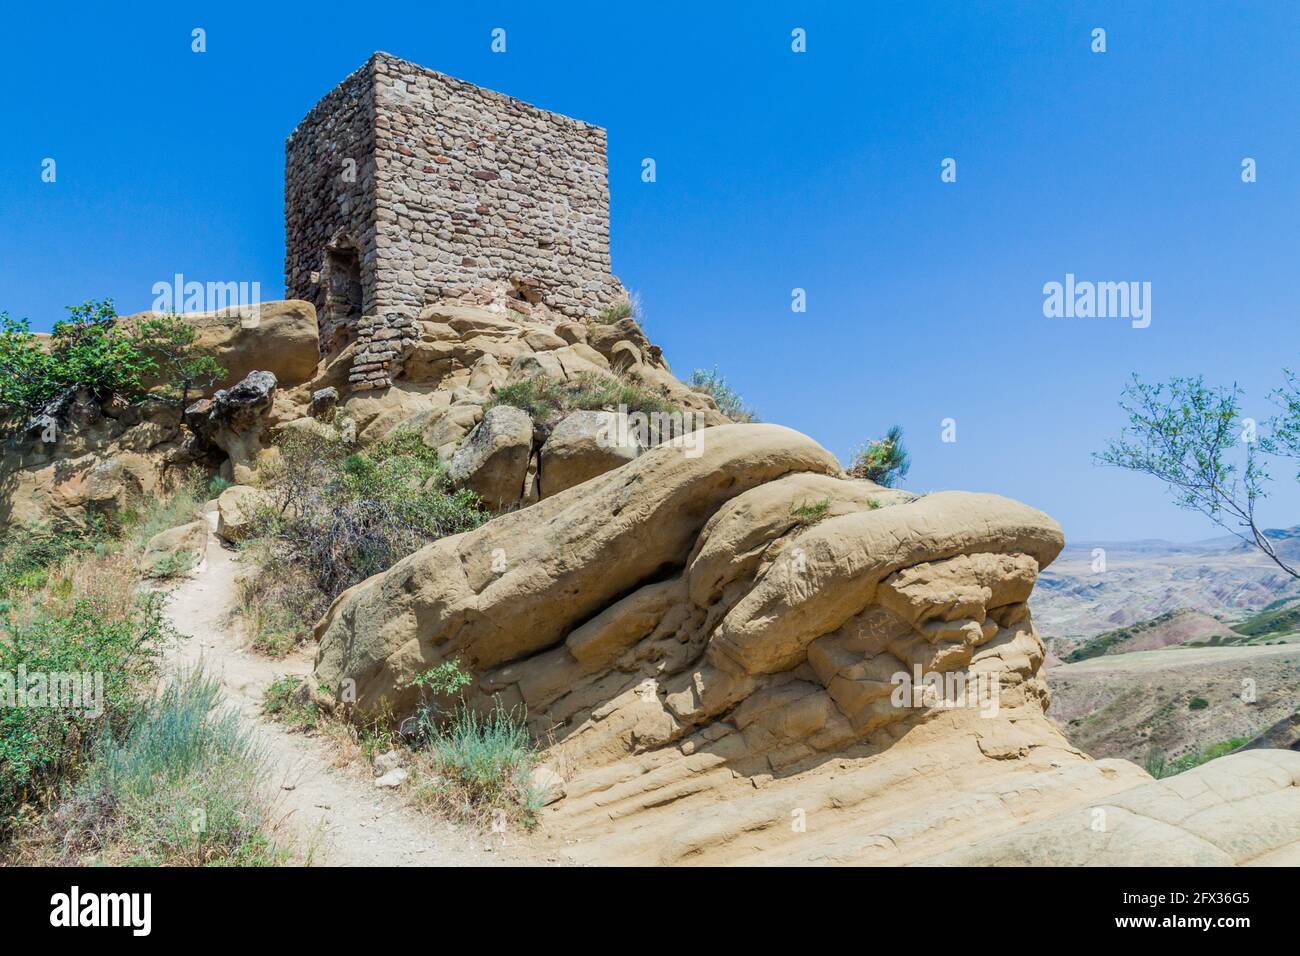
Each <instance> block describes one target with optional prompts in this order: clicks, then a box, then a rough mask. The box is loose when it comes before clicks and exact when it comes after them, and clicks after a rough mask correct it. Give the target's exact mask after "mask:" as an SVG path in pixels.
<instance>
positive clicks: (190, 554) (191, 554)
mask: <svg viewBox="0 0 1300 956" xmlns="http://www.w3.org/2000/svg"><path fill="white" fill-rule="evenodd" d="M207 550H208V522H207V519H206V518H200V519H198V520H196V521H191V522H189V523H188V524H183V525H179V526H177V527H175V528H169V529H167V530H166V531H160V532H159V533H158V534H156V535H154V536H153V537H152V538H150V539H149V543H148V544H146V545H145V549H144V554H143V555H142V556H141V558H140V571H141V573H142V574H143V575H144V576H145V577H147V578H153V577H160V578H165V577H171V576H173V575H176V574H181V573H184V572H186V571H189V570H192V569H193V568H196V567H198V566H199V565H200V564H201V563H202V562H203V556H204V555H205V554H206V553H207Z"/></svg>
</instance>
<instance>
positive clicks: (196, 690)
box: [52, 671, 279, 866]
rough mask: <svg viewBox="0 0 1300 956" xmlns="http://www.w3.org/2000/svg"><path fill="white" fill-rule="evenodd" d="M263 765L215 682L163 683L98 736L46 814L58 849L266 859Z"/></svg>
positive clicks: (188, 678)
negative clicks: (95, 748)
mask: <svg viewBox="0 0 1300 956" xmlns="http://www.w3.org/2000/svg"><path fill="white" fill-rule="evenodd" d="M264 773H265V767H264V762H263V759H262V755H261V754H260V752H259V750H258V748H257V746H256V745H255V743H254V741H253V739H252V737H251V736H250V735H249V733H248V731H247V730H246V729H245V728H244V727H243V725H242V724H241V723H240V719H239V716H238V713H237V712H236V711H234V710H233V709H231V708H228V707H225V706H223V704H222V699H221V695H220V691H219V688H218V685H217V682H216V681H214V680H212V679H211V678H209V677H207V676H205V675H204V674H203V673H202V672H200V671H193V672H190V673H187V674H183V675H180V676H177V677H175V678H173V679H172V680H170V681H168V682H167V683H166V684H165V685H164V687H163V688H162V691H161V693H160V694H159V695H158V697H157V698H156V699H154V700H152V701H150V702H149V703H148V704H147V705H146V706H145V707H143V708H142V709H140V710H139V711H138V712H137V713H136V715H135V716H134V718H133V719H132V721H131V723H130V726H129V727H128V729H127V731H126V733H125V734H124V735H122V736H121V738H120V739H117V738H115V737H113V736H111V735H106V736H105V738H104V740H103V742H102V745H101V747H100V749H99V752H98V754H97V756H96V758H95V759H94V760H93V761H92V762H91V764H90V765H89V766H88V768H87V769H86V772H85V773H84V775H83V776H82V777H81V779H80V780H79V781H78V782H77V783H76V785H75V786H73V787H72V788H71V790H70V792H69V794H68V795H67V797H66V799H65V800H64V802H63V803H62V805H61V806H60V807H59V809H58V811H57V812H56V813H55V815H54V818H53V821H52V822H53V823H55V824H56V825H57V829H58V831H59V832H60V833H61V834H62V837H61V845H62V849H63V852H64V854H65V855H68V854H72V855H74V856H75V857H76V858H77V859H81V860H84V859H86V858H87V857H89V858H92V859H93V860H94V861H96V862H103V863H110V864H123V863H126V864H138V865H148V866H160V865H181V866H212V865H238V866H251V865H272V864H274V863H276V862H278V861H279V854H278V853H277V851H276V849H275V848H274V847H273V846H272V844H271V842H270V840H269V837H268V834H269V832H270V831H271V829H272V821H271V811H270V806H269V803H268V801H267V800H266V798H265V795H264V793H263V791H262V788H261V785H260V784H259V779H260V777H261V776H262V775H263V774H264Z"/></svg>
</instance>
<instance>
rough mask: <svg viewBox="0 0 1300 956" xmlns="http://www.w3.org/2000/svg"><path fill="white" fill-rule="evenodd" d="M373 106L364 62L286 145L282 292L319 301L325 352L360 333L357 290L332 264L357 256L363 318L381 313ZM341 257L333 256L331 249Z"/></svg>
mask: <svg viewBox="0 0 1300 956" xmlns="http://www.w3.org/2000/svg"><path fill="white" fill-rule="evenodd" d="M374 116H375V101H374V85H373V83H372V81H371V65H370V64H369V63H367V64H366V65H365V66H363V67H362V68H361V69H359V70H357V71H356V72H355V73H353V74H352V75H350V76H349V77H348V78H347V79H345V80H344V81H343V82H342V83H340V84H339V85H338V86H336V87H335V88H334V89H333V90H332V91H330V93H329V94H328V95H327V96H326V97H325V98H324V99H322V100H321V101H320V102H319V103H318V104H316V106H315V107H314V108H313V109H312V111H311V112H310V113H308V114H307V116H306V118H305V119H303V121H302V122H301V123H300V124H299V125H298V128H297V129H295V130H294V131H293V134H292V135H291V136H290V137H289V139H288V142H286V144H285V174H284V208H285V262H284V273H285V290H286V294H287V296H288V297H289V298H292V299H305V300H306V301H308V302H312V303H315V305H316V314H317V319H318V321H319V322H320V333H321V351H322V353H324V354H329V353H331V352H335V351H338V349H340V348H341V347H342V346H344V345H346V344H347V343H348V341H350V340H351V339H352V338H354V337H355V336H356V334H357V330H356V328H355V319H356V316H355V315H354V314H352V310H349V309H347V308H346V306H345V304H343V303H339V305H338V307H335V304H336V303H337V302H338V300H340V299H344V300H346V298H347V297H348V295H349V294H351V295H355V293H356V290H349V289H347V288H346V287H345V286H346V284H347V282H348V280H349V278H350V277H349V276H346V275H339V274H337V273H338V272H339V271H340V270H338V269H334V268H331V265H332V264H333V265H338V264H340V260H344V259H348V258H350V257H351V256H355V257H356V258H357V260H358V262H357V264H358V266H359V272H360V275H359V278H360V282H361V290H360V292H361V302H360V303H359V304H358V308H359V311H360V312H361V314H364V315H370V314H372V313H373V312H374V310H375V308H376V307H377V304H378V303H377V302H376V300H375V298H374V291H375V283H374V270H375V253H376V247H375V236H376V234H377V231H378V230H377V229H376V216H375V188H374V187H375V160H374V143H375V128H374ZM331 250H333V251H335V252H336V253H337V255H329V254H327V252H328V251H331Z"/></svg>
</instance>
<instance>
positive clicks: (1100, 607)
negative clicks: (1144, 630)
mask: <svg viewBox="0 0 1300 956" xmlns="http://www.w3.org/2000/svg"><path fill="white" fill-rule="evenodd" d="M1267 533H1268V535H1269V537H1270V538H1271V539H1273V540H1274V541H1275V542H1276V547H1277V549H1278V552H1279V554H1281V555H1282V556H1283V557H1284V558H1288V559H1294V560H1296V561H1297V562H1300V527H1296V528H1283V529H1271V530H1269V531H1268V532H1267ZM1096 549H1101V550H1103V551H1104V553H1105V570H1104V571H1094V570H1093V566H1094V561H1095V560H1096V557H1095V554H1094V552H1095V550H1096ZM1293 600H1300V581H1297V580H1296V579H1295V578H1292V577H1291V576H1290V575H1288V574H1287V573H1286V572H1284V571H1282V570H1281V569H1280V568H1278V567H1277V565H1275V564H1274V563H1273V562H1272V561H1270V560H1269V559H1268V558H1267V557H1265V556H1264V555H1262V554H1260V553H1259V552H1258V551H1256V550H1255V549H1253V548H1250V547H1249V546H1247V545H1246V544H1244V543H1243V542H1242V541H1241V540H1240V539H1238V538H1235V537H1231V536H1227V537H1222V538H1215V539H1212V540H1209V541H1201V542H1194V543H1191V544H1175V543H1171V542H1168V541H1160V540H1141V541H1127V542H1093V541H1083V542H1072V543H1071V544H1069V545H1067V546H1066V548H1065V550H1064V551H1063V552H1062V553H1061V556H1060V557H1059V558H1058V559H1057V560H1056V562H1055V563H1054V564H1052V565H1051V567H1049V568H1047V569H1045V570H1044V571H1043V572H1042V573H1041V574H1040V575H1039V578H1038V584H1037V586H1036V587H1035V588H1034V594H1033V596H1032V597H1031V598H1030V602H1029V603H1030V606H1031V607H1032V609H1033V612H1034V620H1035V622H1036V624H1037V626H1038V630H1039V632H1040V633H1041V634H1042V635H1044V637H1050V638H1055V639H1056V640H1054V641H1052V642H1050V646H1051V647H1052V649H1053V650H1054V651H1055V652H1056V653H1057V654H1058V655H1059V656H1061V657H1065V656H1067V655H1068V654H1069V653H1070V652H1071V651H1072V650H1073V648H1074V647H1075V646H1077V645H1078V644H1079V643H1080V642H1084V641H1087V640H1089V639H1090V638H1094V637H1097V636H1098V635H1102V634H1105V633H1107V632H1110V631H1114V630H1116V629H1122V628H1127V627H1130V626H1131V625H1134V624H1139V623H1142V622H1146V621H1151V620H1152V619H1153V618H1159V617H1160V616H1161V615H1164V614H1168V613H1169V612H1172V611H1180V610H1184V609H1186V610H1191V611H1198V612H1201V613H1202V614H1204V615H1208V616H1209V617H1211V618H1215V619H1217V620H1218V621H1219V622H1222V623H1223V624H1235V623H1237V622H1243V621H1245V620H1246V619H1249V618H1250V617H1252V616H1253V615H1254V614H1256V613H1257V612H1260V611H1263V610H1264V609H1265V608H1269V607H1273V608H1277V607H1281V606H1284V605H1285V604H1286V603H1288V602H1290V601H1293ZM1297 618H1298V620H1297V624H1300V615H1297Z"/></svg>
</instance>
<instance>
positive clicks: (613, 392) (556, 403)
mask: <svg viewBox="0 0 1300 956" xmlns="http://www.w3.org/2000/svg"><path fill="white" fill-rule="evenodd" d="M494 405H512V406H514V407H515V408H521V409H523V410H524V411H526V412H527V413H528V414H529V416H530V417H532V419H533V420H534V421H538V422H543V423H547V422H553V421H557V420H559V419H561V418H563V417H564V416H565V415H567V414H569V412H574V411H597V410H602V409H603V410H607V411H615V410H618V409H619V408H622V409H623V410H624V411H626V412H628V413H629V414H631V413H634V412H641V413H643V414H645V415H651V414H660V415H668V414H673V413H675V412H680V411H681V409H679V408H678V407H677V406H676V405H674V404H672V403H671V402H669V401H668V400H667V399H665V398H663V397H662V396H660V395H656V394H655V393H653V392H651V391H650V390H648V389H646V388H643V387H642V386H640V385H637V384H636V383H634V382H627V381H624V380H622V379H619V378H615V377H613V376H610V375H598V374H596V373H594V372H593V373H587V374H585V375H580V376H578V377H577V379H576V380H575V381H572V382H561V381H558V380H557V379H553V378H550V377H549V376H546V375H534V376H532V377H531V378H526V379H522V380H520V381H518V382H511V383H510V384H508V385H503V386H502V387H501V388H499V389H497V393H496V395H495V396H494V397H493V399H492V401H491V402H490V403H489V404H488V408H491V407H492V406H494Z"/></svg>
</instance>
